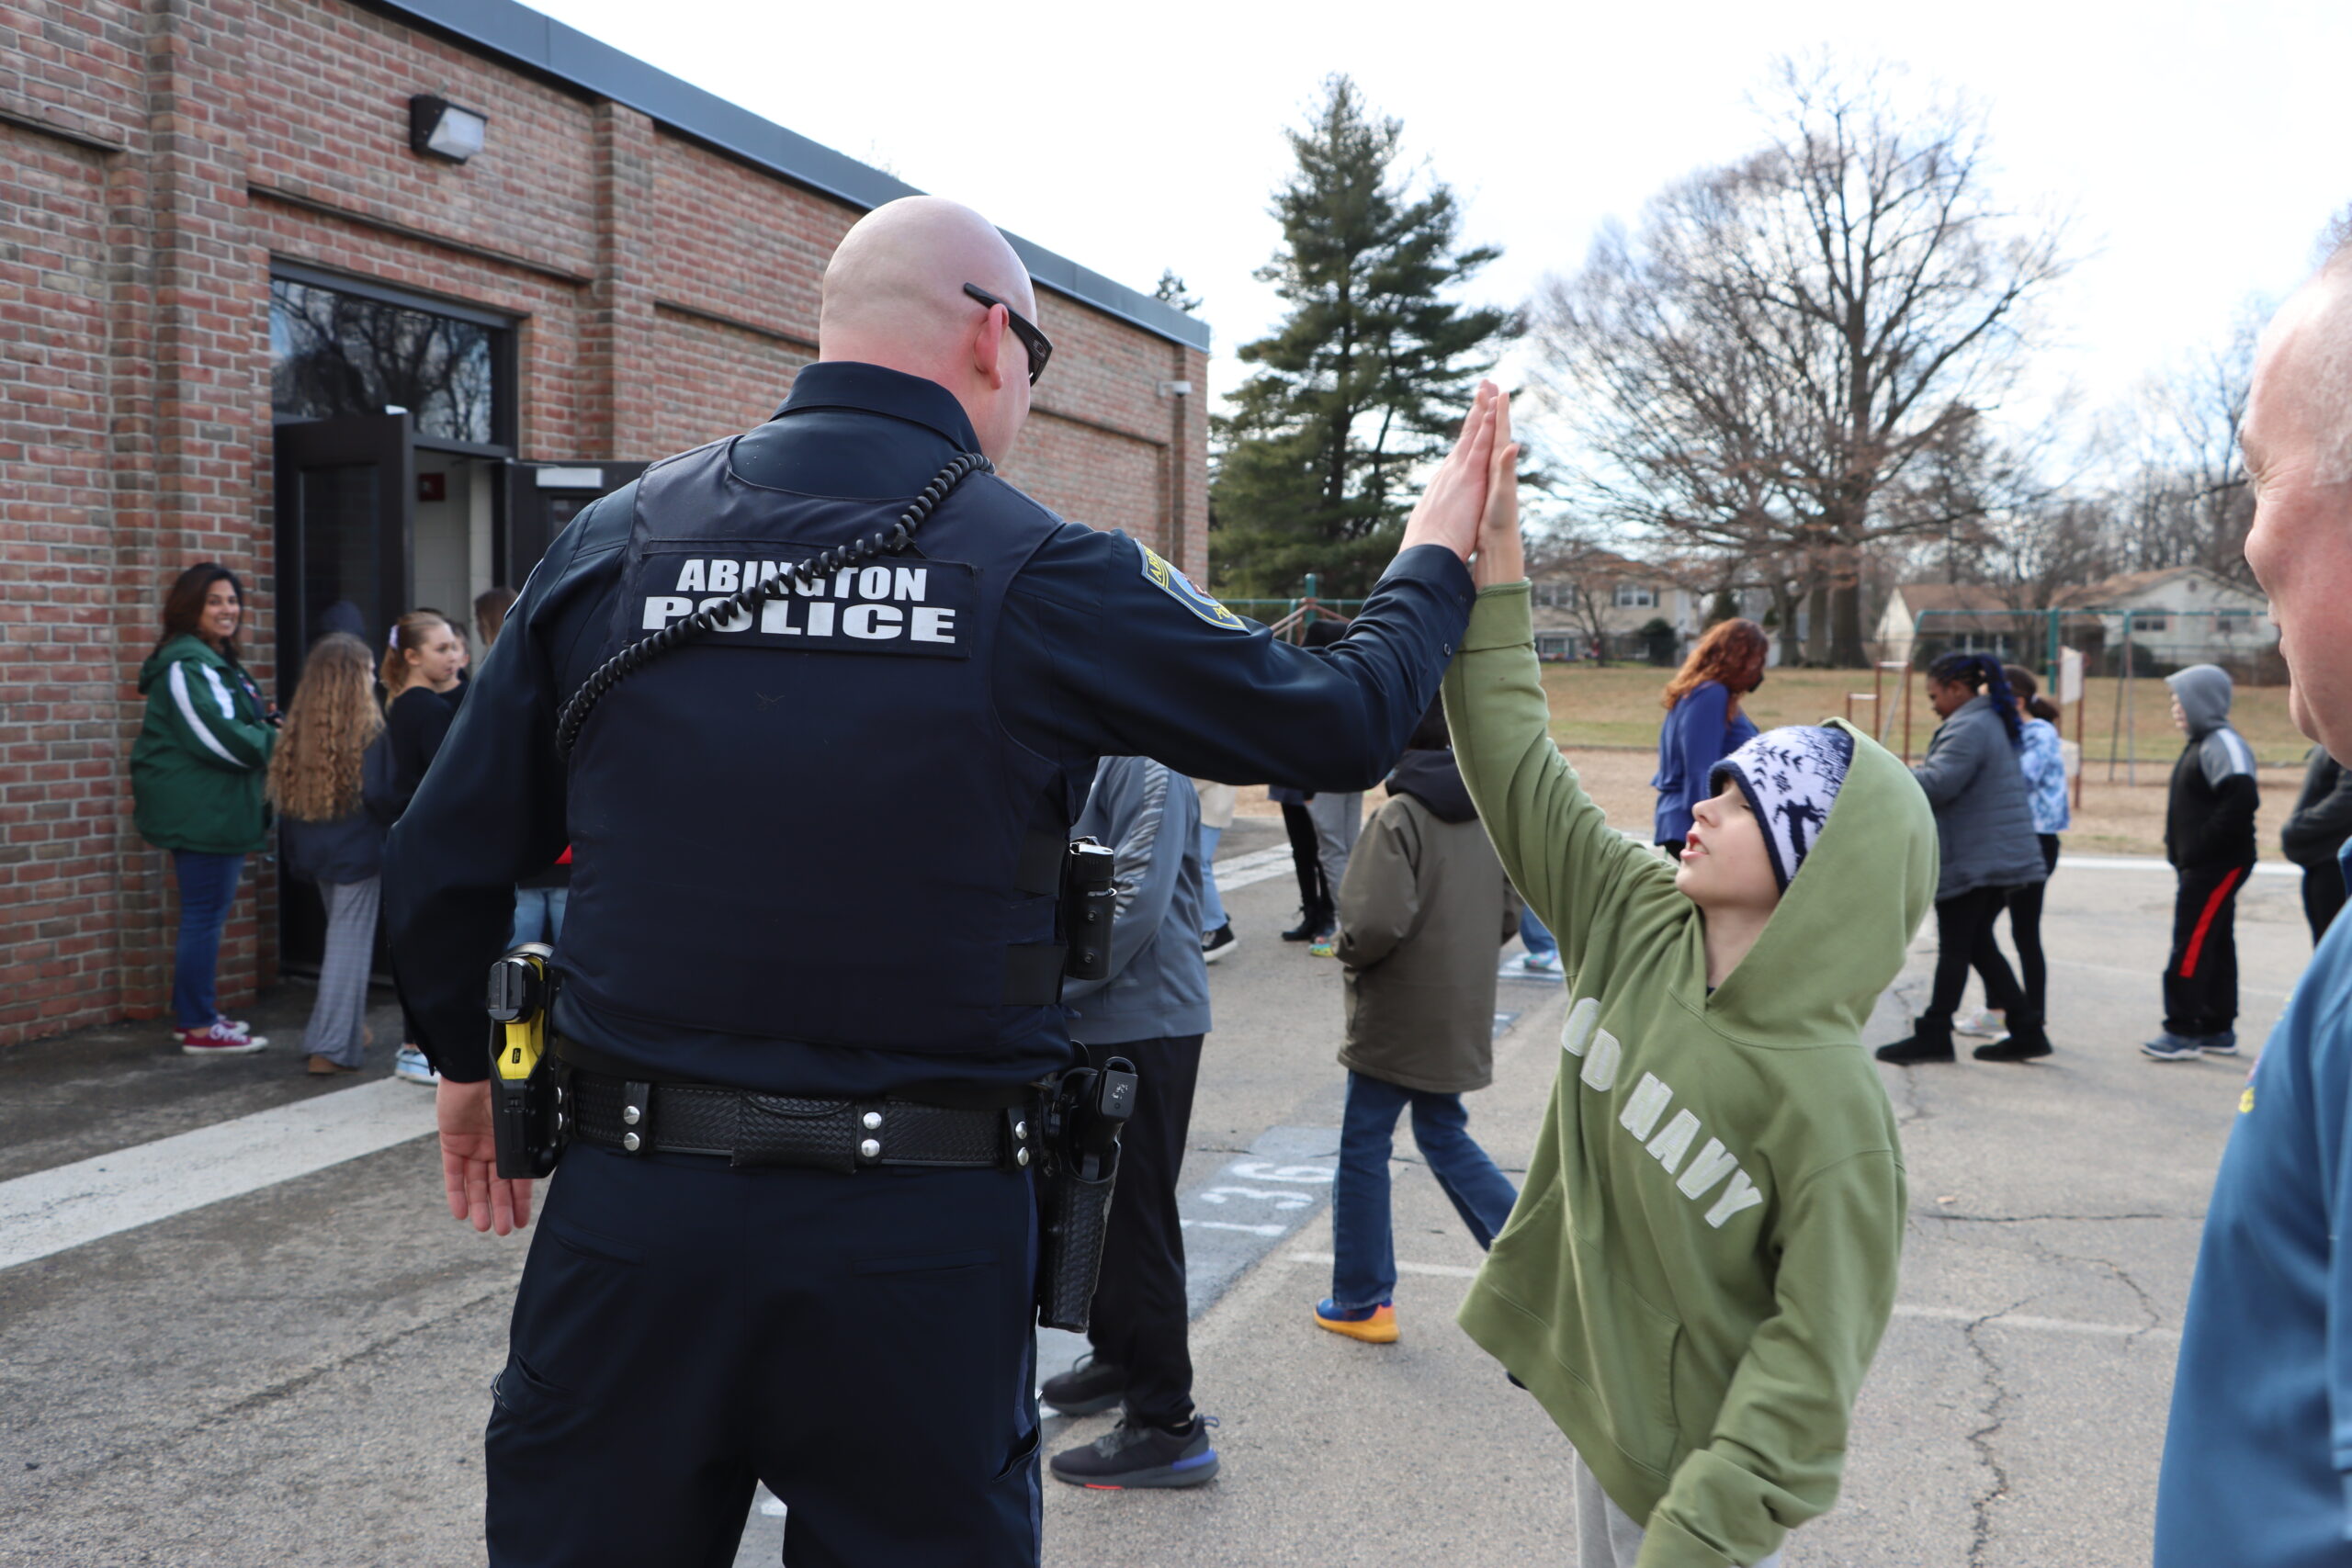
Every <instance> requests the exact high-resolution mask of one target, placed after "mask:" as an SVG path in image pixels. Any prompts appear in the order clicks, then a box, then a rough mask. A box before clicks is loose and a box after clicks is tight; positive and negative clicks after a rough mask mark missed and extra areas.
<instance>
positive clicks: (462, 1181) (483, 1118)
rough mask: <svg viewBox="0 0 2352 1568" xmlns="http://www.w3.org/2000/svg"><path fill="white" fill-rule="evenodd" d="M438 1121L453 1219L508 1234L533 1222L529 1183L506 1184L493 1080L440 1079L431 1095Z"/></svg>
mask: <svg viewBox="0 0 2352 1568" xmlns="http://www.w3.org/2000/svg"><path fill="white" fill-rule="evenodd" d="M433 1115H434V1120H435V1121H436V1122H439V1123H440V1125H441V1182H442V1185H443V1186H444V1187H446V1188H447V1190H448V1193H449V1214H450V1217H451V1218H452V1219H459V1220H471V1221H472V1222H473V1223H474V1229H476V1230H478V1231H488V1230H494V1231H496V1232H497V1233H498V1234H499V1235H512V1234H513V1233H514V1232H515V1231H518V1230H521V1229H522V1228H523V1227H524V1226H525V1225H527V1224H530V1223H531V1183H530V1181H529V1180H528V1179H524V1180H521V1181H505V1180H502V1179H500V1178H499V1175H498V1139H497V1135H496V1134H493V1133H492V1131H491V1126H490V1082H489V1080H488V1079H486V1078H485V1079H484V1080H483V1081H481V1083H451V1082H450V1081H449V1080H448V1079H447V1078H444V1079H442V1080H441V1084H440V1087H439V1088H438V1089H435V1091H434V1095H433Z"/></svg>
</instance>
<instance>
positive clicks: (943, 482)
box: [555, 452, 996, 761]
mask: <svg viewBox="0 0 2352 1568" xmlns="http://www.w3.org/2000/svg"><path fill="white" fill-rule="evenodd" d="M995 471H996V466H995V465H994V464H992V463H990V462H989V460H988V459H987V458H986V457H982V456H980V455H979V454H978V452H963V453H959V454H957V455H956V459H955V461H953V462H951V463H949V464H948V465H947V466H946V467H945V468H942V469H940V470H939V472H937V473H936V474H933V476H932V479H931V482H930V483H929V484H927V485H925V486H923V487H922V493H921V494H920V495H917V496H916V497H915V498H914V500H913V502H910V504H909V505H908V507H907V509H906V511H904V512H903V513H899V521H898V522H897V523H896V524H895V525H892V526H891V527H889V528H887V529H885V530H884V531H883V532H881V533H879V534H876V535H875V536H873V537H872V538H870V539H854V540H852V541H851V542H850V543H848V544H846V545H837V546H835V547H833V548H831V549H830V550H827V551H825V552H824V553H823V554H821V555H817V556H811V557H810V558H809V559H807V560H805V561H802V562H801V563H800V564H799V565H797V566H792V567H786V569H785V570H784V571H783V573H782V575H780V576H775V577H766V578H762V579H761V580H760V581H758V582H756V583H753V584H752V586H750V587H748V588H744V589H741V590H740V591H739V592H734V593H731V594H729V595H728V596H727V597H726V598H724V599H718V600H713V601H712V602H711V603H709V604H705V605H704V606H703V607H702V608H701V609H699V610H697V611H695V613H694V614H693V615H687V616H685V617H684V618H683V619H681V620H675V621H673V622H671V623H670V624H669V625H668V626H663V627H662V629H661V630H660V631H658V632H655V633H654V634H653V635H652V636H651V637H640V638H639V640H637V641H636V642H633V643H630V644H629V645H628V647H627V648H624V649H621V650H620V651H619V652H618V653H616V654H614V655H613V656H612V657H611V658H610V659H607V660H605V662H604V663H602V664H600V665H598V666H597V667H596V671H595V673H594V674H592V675H590V676H589V677H588V679H587V680H586V682H583V683H582V685H581V688H580V690H578V691H577V692H574V693H573V694H571V701H570V702H567V703H565V704H564V705H563V711H562V713H560V714H559V715H558V716H557V717H556V727H555V749H556V754H557V755H558V756H560V757H561V758H563V759H564V760H565V761H571V749H572V747H573V746H574V745H575V744H577V743H578V741H579V739H580V727H581V726H582V725H583V724H585V723H587V721H588V713H589V710H590V709H592V708H594V706H595V705H596V700H597V699H598V698H599V697H602V696H603V695H604V694H605V693H606V692H609V691H611V690H612V689H613V688H614V687H615V686H616V685H618V684H619V683H620V682H622V681H623V680H625V679H627V678H628V676H631V675H634V674H635V673H637V671H639V670H642V669H644V668H645V666H646V665H648V664H649V663H650V662H652V661H653V660H656V659H659V658H661V657H662V655H663V654H665V653H667V652H669V651H670V650H671V649H673V648H677V647H679V646H680V645H681V644H684V643H687V642H691V641H693V640H694V639H695V637H700V636H702V635H703V634H704V633H705V632H707V631H709V630H710V629H711V628H712V627H713V626H717V625H718V623H719V622H721V621H728V620H732V619H734V618H735V617H736V616H737V615H745V614H748V613H749V612H751V611H752V610H755V609H757V608H759V606H761V605H762V604H766V603H767V602H768V601H769V600H771V599H781V598H783V597H784V595H785V592H786V590H787V588H788V586H789V585H790V584H791V583H792V582H794V581H799V582H802V583H809V582H815V581H818V580H820V579H822V578H827V577H831V576H832V575H833V573H835V572H837V571H840V570H843V569H845V568H848V567H854V566H857V565H860V564H862V563H864V562H865V561H869V560H872V559H874V558H876V556H886V555H894V554H896V553H897V552H899V550H903V549H905V548H906V547H907V546H908V545H909V544H910V543H911V542H912V541H913V539H914V534H915V530H916V529H917V528H920V527H922V525H923V520H924V519H925V518H927V517H929V516H930V515H931V514H932V513H933V511H934V510H935V509H936V508H937V507H938V505H939V503H940V502H943V501H944V500H946V499H947V493H948V491H952V490H954V489H955V488H956V486H957V485H959V484H961V483H963V482H964V480H965V479H967V478H968V477H969V476H971V475H973V474H976V473H991V474H992V473H994V472H995Z"/></svg>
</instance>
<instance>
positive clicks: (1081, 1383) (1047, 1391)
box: [1037, 1351, 1127, 1416]
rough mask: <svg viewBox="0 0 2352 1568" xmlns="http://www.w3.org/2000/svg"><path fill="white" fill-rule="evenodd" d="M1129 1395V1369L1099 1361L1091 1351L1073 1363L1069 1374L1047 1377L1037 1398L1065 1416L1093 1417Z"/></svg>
mask: <svg viewBox="0 0 2352 1568" xmlns="http://www.w3.org/2000/svg"><path fill="white" fill-rule="evenodd" d="M1126 1396H1127V1369H1126V1368H1125V1367H1122V1366H1118V1365H1115V1364H1114V1363H1113V1362H1110V1361H1103V1360H1098V1359H1095V1357H1094V1354H1093V1353H1092V1352H1091V1351H1089V1352H1088V1353H1087V1354H1085V1355H1083V1356H1080V1358H1079V1359H1077V1360H1076V1361H1073V1362H1072V1363H1070V1369H1069V1371H1066V1372H1057V1373H1056V1374H1055V1375H1054V1376H1052V1377H1049V1378H1047V1379H1046V1381H1045V1382H1044V1384H1043V1385H1042V1386H1040V1387H1039V1388H1038V1390H1037V1397H1038V1398H1040V1399H1042V1400H1044V1401H1045V1402H1046V1404H1050V1405H1052V1406H1053V1407H1054V1409H1055V1410H1056V1411H1057V1412H1058V1413H1059V1414H1061V1415H1064V1416H1091V1415H1093V1414H1094V1413H1095V1412H1096V1411H1098V1410H1108V1409H1110V1408H1111V1406H1113V1405H1114V1404H1118V1403H1119V1401H1121V1400H1122V1399H1125V1397H1126Z"/></svg>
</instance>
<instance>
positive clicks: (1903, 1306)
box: [1894, 1302, 2180, 1340]
mask: <svg viewBox="0 0 2352 1568" xmlns="http://www.w3.org/2000/svg"><path fill="white" fill-rule="evenodd" d="M1894 1315H1895V1316H1897V1317H1918V1318H1926V1319H1928V1320H1929V1321H1930V1322H1935V1323H1982V1324H1984V1325H1985V1326H1986V1327H1987V1328H2030V1329H2036V1330H2039V1331H2040V1332H2041V1333H2044V1334H2096V1335H2099V1336H2101V1337H2111V1338H2116V1339H2130V1338H2133V1337H2139V1338H2143V1339H2166V1340H2170V1339H2177V1338H2179V1337H2180V1331H2179V1330H2178V1329H2177V1328H2150V1327H2147V1326H2145V1325H2135V1324H2128V1323H2086V1322H2084V1321H2082V1320H2081V1319H2079V1318H2072V1317H2037V1316H2036V1315H2034V1314H2032V1313H2030V1312H2002V1313H1982V1312H1970V1311H1969V1310H1968V1309H1967V1308H1965V1307H1939V1306H1917V1305H1914V1304H1913V1303H1909V1302H1897V1303H1894Z"/></svg>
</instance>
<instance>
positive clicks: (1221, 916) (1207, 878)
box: [1201, 823, 1225, 936]
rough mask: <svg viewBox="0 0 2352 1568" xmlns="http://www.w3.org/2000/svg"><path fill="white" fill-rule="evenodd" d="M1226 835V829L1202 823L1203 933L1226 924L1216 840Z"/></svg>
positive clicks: (1204, 934)
mask: <svg viewBox="0 0 2352 1568" xmlns="http://www.w3.org/2000/svg"><path fill="white" fill-rule="evenodd" d="M1224 837H1225V829H1222V828H1212V827H1210V826H1208V824H1206V823H1203V824H1202V825H1201V934H1202V935H1203V936H1207V935H1208V934H1209V933H1210V932H1212V931H1218V930H1221V929H1222V928H1223V927H1224V925H1225V900H1224V899H1223V898H1220V897H1217V891H1216V841H1217V840H1219V839H1222V838H1224Z"/></svg>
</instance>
